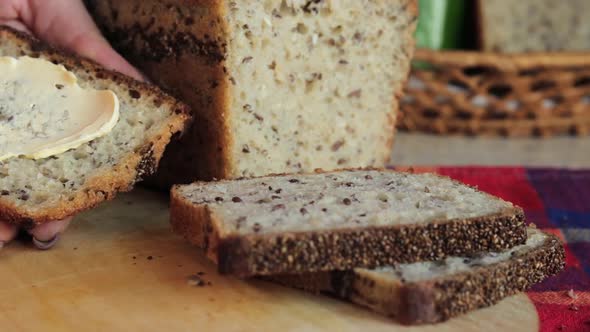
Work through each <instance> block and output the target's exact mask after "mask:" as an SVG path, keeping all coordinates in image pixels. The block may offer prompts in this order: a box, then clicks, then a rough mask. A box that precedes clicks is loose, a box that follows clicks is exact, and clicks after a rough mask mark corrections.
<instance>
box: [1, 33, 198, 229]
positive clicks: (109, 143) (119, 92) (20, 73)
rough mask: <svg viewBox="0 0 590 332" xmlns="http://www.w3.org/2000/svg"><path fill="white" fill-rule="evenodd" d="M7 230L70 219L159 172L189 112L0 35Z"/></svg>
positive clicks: (21, 39) (30, 41) (90, 67)
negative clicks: (165, 155)
mask: <svg viewBox="0 0 590 332" xmlns="http://www.w3.org/2000/svg"><path fill="white" fill-rule="evenodd" d="M0 64H1V65H2V73H3V76H2V77H1V78H0V84H2V91H0V128H1V129H2V130H1V131H0V220H2V221H8V222H11V223H16V224H23V225H25V226H29V227H30V226H33V225H34V224H38V223H43V222H46V221H51V220H58V219H63V218H65V217H68V216H71V215H73V214H75V213H77V212H80V211H82V210H85V209H88V208H91V207H93V206H95V205H96V204H98V203H100V202H102V201H104V200H108V199H112V198H113V197H114V195H115V194H116V193H117V192H119V191H127V190H130V189H131V187H132V185H133V184H134V183H135V182H136V181H138V180H140V179H141V178H142V177H144V176H146V175H148V174H151V173H153V172H154V171H155V168H156V166H157V165H158V161H159V160H160V157H161V156H162V153H163V151H164V148H165V146H166V144H168V142H169V141H170V139H171V137H172V135H174V134H175V133H178V132H180V131H181V130H183V129H184V127H185V125H186V124H187V122H188V120H189V118H190V116H189V115H188V110H187V107H186V106H185V105H184V104H182V103H180V102H177V101H176V100H175V99H173V98H172V97H170V96H168V95H166V94H164V93H162V92H161V91H160V90H159V89H157V88H155V87H154V86H152V85H149V84H145V83H140V82H137V81H134V80H132V79H130V78H128V77H126V76H124V75H121V74H118V73H115V72H111V71H108V70H105V69H102V68H100V67H99V66H97V65H96V64H94V63H92V62H90V61H87V60H84V59H80V58H76V57H73V56H68V55H65V54H63V53H61V52H59V51H57V50H54V49H52V48H50V47H48V46H47V45H44V44H43V43H41V42H40V41H38V40H35V39H34V38H32V37H30V36H28V35H25V34H23V33H20V32H17V31H15V30H12V29H10V28H8V27H1V26H0Z"/></svg>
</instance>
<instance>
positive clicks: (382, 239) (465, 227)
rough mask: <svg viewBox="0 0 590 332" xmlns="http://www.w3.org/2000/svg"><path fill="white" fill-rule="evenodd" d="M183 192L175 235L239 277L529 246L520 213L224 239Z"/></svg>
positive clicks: (175, 195)
mask: <svg viewBox="0 0 590 332" xmlns="http://www.w3.org/2000/svg"><path fill="white" fill-rule="evenodd" d="M384 171H385V170H384ZM317 173H323V171H321V170H318V171H317ZM294 176H296V175H294ZM178 188H179V187H178V186H176V187H174V188H173V189H172V194H171V199H172V203H171V210H170V220H171V223H172V225H173V228H174V230H175V231H176V232H177V233H179V234H181V235H183V236H184V237H185V238H186V239H187V240H189V241H190V242H191V243H193V244H196V245H198V246H201V247H203V248H205V251H206V253H207V256H208V257H209V258H212V259H213V261H215V262H216V263H217V264H218V269H219V272H220V273H224V274H234V275H237V276H239V277H248V276H254V275H273V274H287V273H304V272H314V271H329V270H347V269H353V268H357V267H367V268H373V267H376V266H384V265H393V264H395V263H409V262H416V261H431V260H439V259H442V258H444V257H447V256H457V255H469V254H473V253H476V252H483V251H499V250H503V249H508V248H511V247H513V246H515V245H519V244H523V243H524V242H525V241H526V225H525V221H524V219H525V218H524V212H523V211H522V209H520V208H518V207H514V208H509V209H506V210H505V211H501V212H499V213H497V214H494V215H489V216H484V217H478V218H470V219H454V220H434V221H432V222H429V223H425V224H415V225H397V226H382V227H366V228H362V229H338V230H332V231H318V232H297V233H294V232H284V233H270V234H260V235H258V234H248V235H243V236H237V235H234V234H228V233H227V232H224V231H223V229H222V228H223V226H222V225H223V221H222V220H220V219H219V218H218V217H217V216H215V215H214V214H212V213H211V212H212V211H211V210H210V209H209V208H208V207H207V205H206V204H203V205H198V204H192V203H191V202H187V201H185V199H184V198H183V197H182V195H181V194H180V193H179V190H178ZM204 230H207V232H205V231H204ZM205 239H206V240H205Z"/></svg>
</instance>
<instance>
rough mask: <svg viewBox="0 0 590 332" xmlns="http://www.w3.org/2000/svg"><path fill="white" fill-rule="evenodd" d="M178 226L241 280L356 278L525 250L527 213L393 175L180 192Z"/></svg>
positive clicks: (343, 174)
mask: <svg viewBox="0 0 590 332" xmlns="http://www.w3.org/2000/svg"><path fill="white" fill-rule="evenodd" d="M171 223H172V226H173V228H174V230H175V231H176V232H178V233H179V234H182V235H183V236H184V237H185V238H187V239H188V240H189V241H191V242H192V243H194V244H196V245H198V246H201V247H203V248H205V250H206V252H207V255H208V257H209V258H210V259H212V260H213V261H215V262H217V264H218V267H219V271H220V272H221V273H232V274H235V275H238V276H241V277H246V276H252V275H270V274H281V273H303V272H313V271H329V270H347V269H352V268H356V267H376V266H385V265H392V264H394V263H400V262H415V261H423V260H438V259H442V258H444V257H446V256H449V255H464V254H471V253H474V252H481V251H489V250H503V249H507V248H510V247H513V246H515V245H518V244H522V243H524V241H525V239H526V227H525V224H524V214H523V212H522V210H521V209H520V208H518V207H515V206H514V205H512V204H511V203H508V202H505V201H503V200H501V199H499V198H496V197H493V196H490V195H488V194H485V193H482V192H480V191H478V190H476V189H474V188H471V187H468V186H465V185H463V184H460V183H458V182H455V181H452V180H450V179H448V178H445V177H440V176H437V175H433V174H409V173H399V172H394V171H389V170H356V171H355V170H347V171H335V172H324V173H322V172H318V173H315V174H307V175H280V176H269V177H261V178H253V179H245V180H237V181H219V182H209V183H204V182H202V183H195V184H191V185H184V186H176V187H174V188H173V190H172V202H171Z"/></svg>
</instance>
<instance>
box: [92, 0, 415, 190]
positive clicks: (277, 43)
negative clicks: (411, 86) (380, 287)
mask: <svg viewBox="0 0 590 332" xmlns="http://www.w3.org/2000/svg"><path fill="white" fill-rule="evenodd" d="M86 4H87V6H88V8H89V10H90V12H91V13H93V15H94V17H95V19H96V21H97V22H98V24H99V26H101V28H102V30H103V31H104V33H105V35H106V36H107V38H108V39H109V40H110V41H111V42H112V43H113V44H114V45H115V47H116V48H117V49H118V50H120V52H121V53H122V54H123V55H125V56H126V57H127V58H128V59H130V61H131V62H132V63H134V64H135V65H137V66H138V67H139V68H141V69H142V70H143V71H144V72H145V73H146V74H147V75H148V76H149V77H150V78H151V79H152V80H153V81H154V82H156V83H158V84H159V85H160V86H163V87H165V88H167V89H169V90H170V91H172V92H173V94H175V95H176V96H177V97H179V98H181V99H182V100H184V101H185V102H187V103H188V104H189V105H190V106H191V107H192V109H193V110H194V111H195V122H194V126H193V128H192V129H191V130H190V131H189V132H188V134H187V135H185V136H184V138H183V140H182V141H180V142H179V143H178V144H173V145H171V146H170V147H169V148H168V149H167V151H166V154H165V157H164V159H163V161H162V167H161V172H159V173H158V174H159V177H158V178H157V179H156V180H157V183H159V184H161V185H169V184H178V183H190V182H193V181H195V180H210V179H213V178H217V179H235V178H239V177H252V176H263V175H268V174H272V173H283V172H288V173H297V172H312V171H313V170H314V169H316V168H322V169H325V170H331V169H336V168H350V167H366V166H374V167H378V166H383V165H384V164H385V163H386V162H387V161H389V158H390V155H391V147H392V142H393V137H394V131H395V129H394V126H395V119H396V112H397V109H398V100H397V99H398V98H397V96H398V95H399V94H400V93H401V87H402V84H403V82H404V81H405V80H406V79H407V74H408V71H409V64H410V59H411V57H412V54H413V50H414V42H413V32H414V29H415V25H416V18H417V5H416V1H415V0H377V1H358V0H338V1H335V0H325V1H307V0H285V1H254V0H247V1H231V0H220V1H203V0H197V1H188V2H187V1H184V0H127V1H98V0H86Z"/></svg>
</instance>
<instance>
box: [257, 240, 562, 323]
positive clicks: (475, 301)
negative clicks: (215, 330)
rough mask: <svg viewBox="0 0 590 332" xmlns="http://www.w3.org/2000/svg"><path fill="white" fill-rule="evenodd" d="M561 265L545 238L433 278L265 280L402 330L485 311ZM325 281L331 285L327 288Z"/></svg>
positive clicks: (333, 275) (350, 274)
mask: <svg viewBox="0 0 590 332" xmlns="http://www.w3.org/2000/svg"><path fill="white" fill-rule="evenodd" d="M564 266H565V251H564V248H563V245H562V244H561V242H560V241H559V239H558V238H557V237H556V236H555V235H552V234H548V236H547V239H546V240H545V241H544V243H543V244H542V245H540V246H539V247H538V248H535V249H533V250H531V251H527V252H521V253H517V254H516V255H514V256H513V257H512V258H511V259H510V260H508V261H503V262H499V263H495V264H492V265H489V266H483V267H476V268H473V269H470V270H469V271H465V272H460V273H456V274H453V275H449V276H445V277H439V278H435V279H430V280H425V281H418V282H402V281H399V280H384V279H378V278H373V277H371V275H370V273H368V271H367V270H362V269H356V270H354V271H346V272H324V273H315V274H304V275H289V276H273V277H271V278H266V280H271V281H273V282H277V283H279V284H282V285H285V286H289V287H294V288H299V289H304V290H307V291H311V292H314V293H319V292H328V293H330V294H333V295H336V296H338V297H340V298H342V299H345V300H348V301H351V302H353V303H356V304H359V305H362V306H365V307H367V308H369V309H371V310H373V311H375V312H378V313H380V314H383V315H386V316H390V317H393V318H394V319H396V320H397V321H399V322H400V323H403V324H406V325H417V324H429V323H437V322H442V321H446V320H448V319H450V318H452V317H456V316H458V315H461V314H464V313H467V312H469V311H473V310H476V309H480V308H484V307H488V306H491V305H494V304H496V303H498V302H499V301H501V300H502V299H504V298H506V297H508V296H511V295H514V294H516V293H518V292H521V291H525V290H527V289H529V288H530V287H531V286H532V285H533V284H535V283H538V282H541V281H542V280H544V279H546V278H547V277H549V276H551V275H555V274H557V273H558V272H560V271H561V270H562V269H563V268H564ZM325 280H330V282H329V284H327V283H326V282H325Z"/></svg>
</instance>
